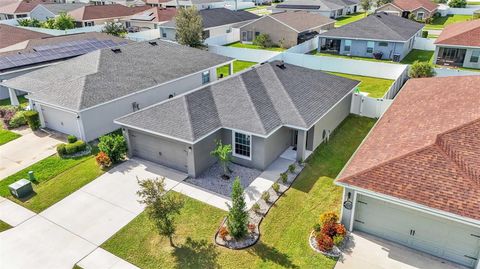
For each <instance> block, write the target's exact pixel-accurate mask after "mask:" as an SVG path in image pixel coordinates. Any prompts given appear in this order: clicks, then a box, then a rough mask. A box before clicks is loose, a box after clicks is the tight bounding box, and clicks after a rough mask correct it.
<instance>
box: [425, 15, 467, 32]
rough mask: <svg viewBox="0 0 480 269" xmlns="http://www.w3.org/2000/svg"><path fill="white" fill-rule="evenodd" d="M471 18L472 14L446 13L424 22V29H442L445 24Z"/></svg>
mask: <svg viewBox="0 0 480 269" xmlns="http://www.w3.org/2000/svg"><path fill="white" fill-rule="evenodd" d="M470 19H472V15H448V16H445V17H438V18H435V19H433V21H432V23H430V24H425V28H424V30H427V31H428V30H442V29H443V28H445V26H447V25H449V24H452V23H456V22H462V21H467V20H470Z"/></svg>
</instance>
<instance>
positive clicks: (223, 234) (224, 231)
mask: <svg viewBox="0 0 480 269" xmlns="http://www.w3.org/2000/svg"><path fill="white" fill-rule="evenodd" d="M218 235H219V236H220V238H222V239H223V240H225V239H226V238H227V236H228V235H229V232H228V230H227V227H225V226H222V228H220V230H219V231H218Z"/></svg>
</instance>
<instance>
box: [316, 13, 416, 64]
mask: <svg viewBox="0 0 480 269" xmlns="http://www.w3.org/2000/svg"><path fill="white" fill-rule="evenodd" d="M423 26H424V25H423V24H421V23H418V22H415V21H412V20H409V19H405V18H402V17H400V16H394V15H388V14H386V13H377V14H372V15H369V16H368V17H366V18H364V19H361V20H358V21H356V22H352V23H350V24H347V25H345V26H342V27H339V28H335V29H332V30H329V31H327V32H325V33H322V34H320V38H319V46H318V50H319V51H320V52H325V53H332V54H340V55H347V56H358V57H367V58H377V59H385V60H393V61H396V62H398V61H400V60H402V59H403V58H404V57H405V56H406V55H407V54H408V53H409V52H410V51H411V50H412V49H413V43H414V42H415V38H417V37H421V34H422V29H423Z"/></svg>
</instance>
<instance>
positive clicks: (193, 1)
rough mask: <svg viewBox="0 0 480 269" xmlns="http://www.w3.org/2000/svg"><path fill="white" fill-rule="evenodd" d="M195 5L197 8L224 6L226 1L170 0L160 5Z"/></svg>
mask: <svg viewBox="0 0 480 269" xmlns="http://www.w3.org/2000/svg"><path fill="white" fill-rule="evenodd" d="M177 3H178V6H179V7H195V8H196V9H197V10H203V9H212V8H222V7H224V6H225V1H222V0H178V1H177V0H170V1H167V2H165V3H161V4H160V5H161V6H163V7H177Z"/></svg>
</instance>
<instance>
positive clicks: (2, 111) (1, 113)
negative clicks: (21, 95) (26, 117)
mask: <svg viewBox="0 0 480 269" xmlns="http://www.w3.org/2000/svg"><path fill="white" fill-rule="evenodd" d="M9 111H14V112H15V111H17V107H15V106H0V118H3V117H5V114H7V112H9Z"/></svg>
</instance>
